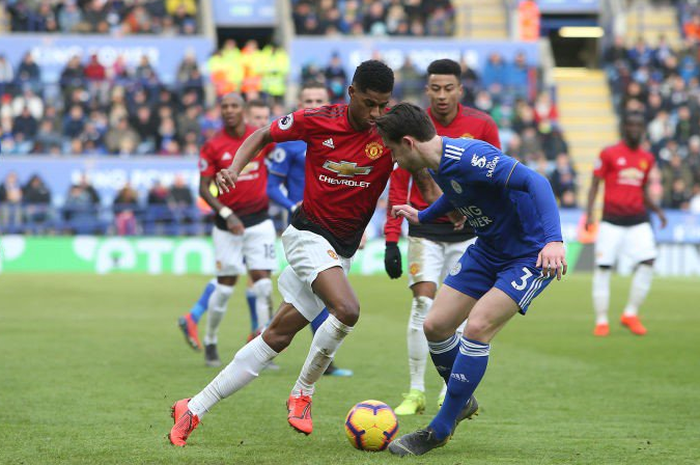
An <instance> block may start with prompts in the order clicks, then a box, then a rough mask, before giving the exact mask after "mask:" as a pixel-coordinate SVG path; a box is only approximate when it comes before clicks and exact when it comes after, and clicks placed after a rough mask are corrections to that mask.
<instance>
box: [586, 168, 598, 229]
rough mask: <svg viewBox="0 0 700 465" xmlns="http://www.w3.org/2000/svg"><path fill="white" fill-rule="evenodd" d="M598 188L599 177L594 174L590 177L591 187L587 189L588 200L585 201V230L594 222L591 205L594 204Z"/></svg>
mask: <svg viewBox="0 0 700 465" xmlns="http://www.w3.org/2000/svg"><path fill="white" fill-rule="evenodd" d="M598 189H600V178H599V177H597V176H595V175H594V176H593V178H592V179H591V187H590V188H589V189H588V200H587V201H586V231H588V230H589V229H590V228H591V226H593V224H594V223H595V218H594V217H593V206H594V205H595V199H596V197H598Z"/></svg>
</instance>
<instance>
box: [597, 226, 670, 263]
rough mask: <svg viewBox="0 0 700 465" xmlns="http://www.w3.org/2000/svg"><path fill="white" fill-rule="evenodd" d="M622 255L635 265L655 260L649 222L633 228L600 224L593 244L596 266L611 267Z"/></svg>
mask: <svg viewBox="0 0 700 465" xmlns="http://www.w3.org/2000/svg"><path fill="white" fill-rule="evenodd" d="M622 255H626V256H627V257H629V258H630V260H632V262H633V263H634V264H635V265H636V264H637V263H641V262H643V261H646V260H651V259H653V258H656V241H655V240H654V231H653V230H652V229H651V224H650V223H649V222H646V223H640V224H636V225H634V226H618V225H616V224H611V223H608V222H606V221H601V222H600V227H599V228H598V238H597V239H596V242H595V264H596V266H613V265H615V262H616V261H617V260H618V259H619V258H620V257H621V256H622Z"/></svg>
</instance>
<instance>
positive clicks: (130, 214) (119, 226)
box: [112, 181, 139, 236]
mask: <svg viewBox="0 0 700 465" xmlns="http://www.w3.org/2000/svg"><path fill="white" fill-rule="evenodd" d="M112 210H113V212H114V225H115V226H116V233H117V234H118V235H119V236H133V235H135V234H136V232H137V221H136V214H137V212H138V211H139V194H138V192H136V190H135V189H134V188H133V187H132V186H131V183H129V182H128V181H127V182H126V184H124V187H122V188H121V189H119V191H118V192H117V195H116V196H115V197H114V201H112Z"/></svg>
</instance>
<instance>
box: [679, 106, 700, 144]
mask: <svg viewBox="0 0 700 465" xmlns="http://www.w3.org/2000/svg"><path fill="white" fill-rule="evenodd" d="M697 133H698V124H697V121H693V119H692V114H691V112H690V108H688V107H687V106H686V105H683V106H682V107H680V108H678V122H676V132H675V134H674V138H675V139H676V142H678V143H679V144H681V145H685V144H687V142H688V140H689V139H690V137H691V136H693V135H696V134H697Z"/></svg>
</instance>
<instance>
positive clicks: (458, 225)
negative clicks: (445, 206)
mask: <svg viewBox="0 0 700 465" xmlns="http://www.w3.org/2000/svg"><path fill="white" fill-rule="evenodd" d="M447 217H448V218H449V219H450V221H452V224H453V225H454V229H455V231H461V230H462V229H464V223H466V222H467V217H466V216H464V215H462V214H461V213H460V212H458V211H457V210H452V211H451V212H449V213H448V214H447Z"/></svg>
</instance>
